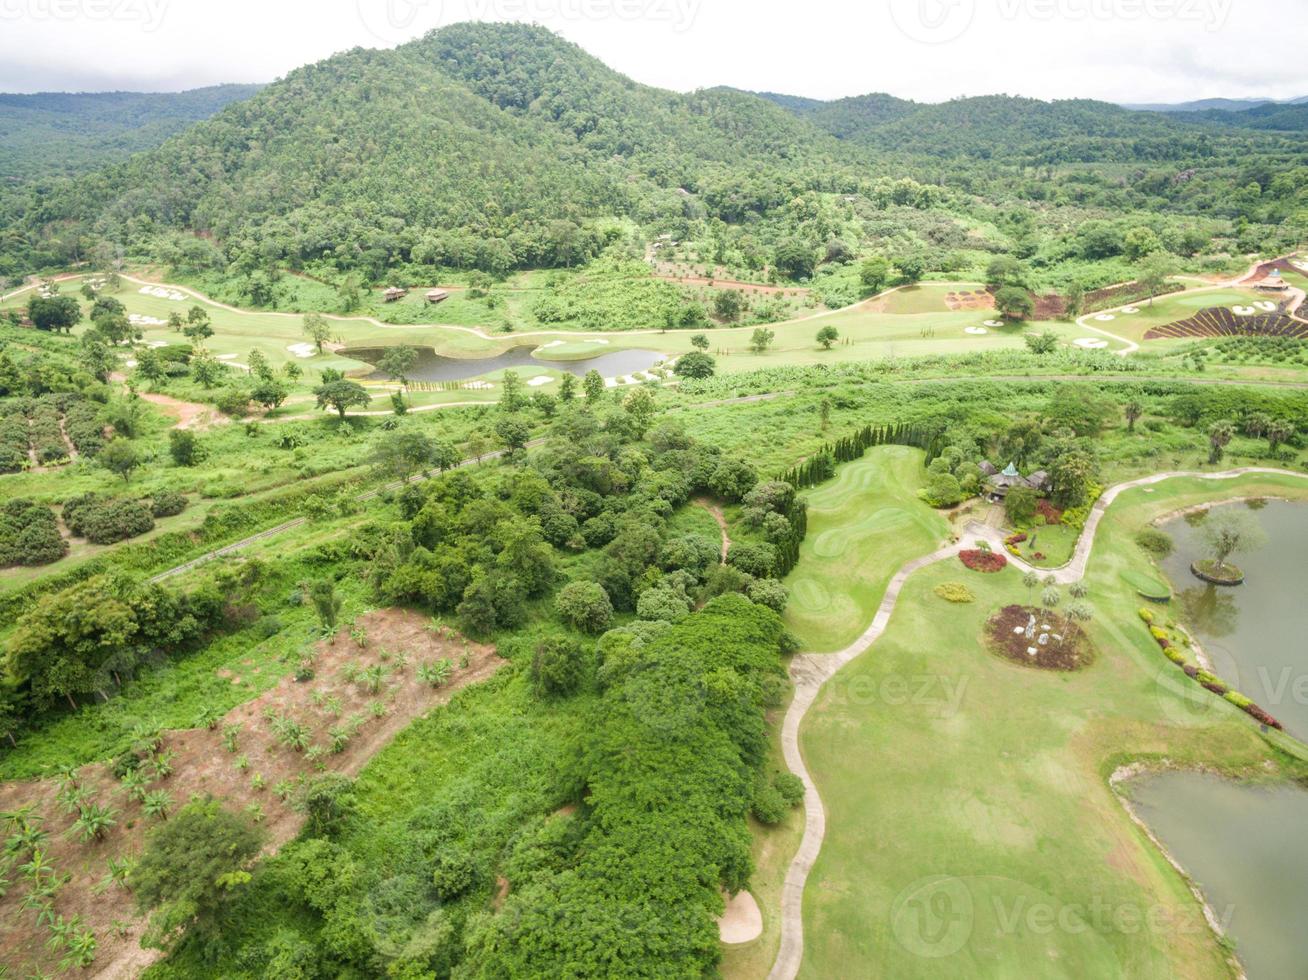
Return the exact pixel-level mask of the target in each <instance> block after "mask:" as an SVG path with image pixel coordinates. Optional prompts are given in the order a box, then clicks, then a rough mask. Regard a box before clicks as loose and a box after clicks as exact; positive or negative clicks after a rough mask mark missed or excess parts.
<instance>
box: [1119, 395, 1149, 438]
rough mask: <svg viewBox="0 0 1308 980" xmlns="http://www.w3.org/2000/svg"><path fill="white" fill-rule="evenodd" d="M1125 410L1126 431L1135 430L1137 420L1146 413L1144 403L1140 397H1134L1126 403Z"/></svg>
mask: <svg viewBox="0 0 1308 980" xmlns="http://www.w3.org/2000/svg"><path fill="white" fill-rule="evenodd" d="M1123 411H1124V412H1125V413H1126V431H1127V432H1134V431H1135V423H1136V421H1137V420H1138V419H1139V418H1140V416H1142V415H1144V405H1142V404H1141V403H1140V400H1139V399H1138V398H1132V399H1131V400H1130V401H1129V402H1127V403H1126V408H1124V409H1123Z"/></svg>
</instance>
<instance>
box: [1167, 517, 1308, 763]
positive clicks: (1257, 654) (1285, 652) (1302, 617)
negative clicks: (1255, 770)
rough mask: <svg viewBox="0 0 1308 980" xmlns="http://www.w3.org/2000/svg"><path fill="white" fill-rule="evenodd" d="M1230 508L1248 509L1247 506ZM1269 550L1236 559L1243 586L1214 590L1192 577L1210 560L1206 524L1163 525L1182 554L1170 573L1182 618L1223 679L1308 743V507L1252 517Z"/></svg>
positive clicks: (1173, 558)
mask: <svg viewBox="0 0 1308 980" xmlns="http://www.w3.org/2000/svg"><path fill="white" fill-rule="evenodd" d="M1222 506H1225V507H1245V506H1246V504H1243V503H1233V504H1224V505H1222ZM1252 513H1253V514H1254V516H1255V517H1256V518H1257V520H1258V523H1259V524H1261V525H1262V527H1263V530H1264V531H1266V532H1267V539H1268V540H1267V543H1266V544H1265V545H1264V546H1263V547H1261V548H1259V549H1258V550H1256V551H1251V552H1248V553H1247V554H1238V555H1235V556H1234V561H1235V562H1237V563H1238V564H1239V566H1240V568H1241V569H1243V570H1244V573H1245V582H1244V584H1243V585H1237V586H1233V587H1224V586H1215V585H1209V584H1207V583H1205V582H1201V581H1200V580H1199V579H1197V578H1195V577H1194V575H1193V574H1192V573H1191V572H1190V562H1192V561H1194V560H1195V559H1196V558H1203V557H1206V554H1205V551H1204V545H1203V538H1202V530H1201V525H1200V524H1193V525H1192V524H1191V523H1190V522H1189V521H1187V520H1186V519H1185V518H1177V519H1175V520H1172V521H1169V522H1167V523H1166V524H1165V525H1163V530H1164V531H1166V532H1167V533H1168V534H1170V535H1171V536H1172V539H1173V540H1174V541H1175V543H1176V549H1175V551H1173V553H1172V555H1171V557H1169V558H1167V559H1166V560H1165V561H1164V562H1163V570H1164V571H1165V572H1166V573H1167V576H1168V578H1170V579H1171V581H1172V585H1173V586H1174V587H1175V589H1176V599H1175V600H1174V601H1175V603H1176V604H1177V607H1178V608H1177V610H1176V613H1177V616H1178V618H1179V619H1180V620H1181V621H1182V622H1183V623H1184V624H1185V625H1186V627H1187V628H1189V630H1190V631H1191V632H1192V633H1193V634H1194V636H1195V638H1196V639H1197V640H1198V641H1199V644H1200V645H1201V646H1202V647H1203V648H1204V652H1205V653H1207V654H1208V656H1209V658H1210V659H1211V660H1212V661H1213V666H1214V668H1215V672H1216V673H1217V674H1218V676H1220V677H1222V678H1223V679H1224V680H1226V681H1227V682H1229V683H1230V684H1231V685H1232V686H1233V687H1235V689H1236V690H1238V691H1241V692H1242V693H1244V694H1246V695H1247V696H1249V697H1251V698H1253V699H1254V701H1256V702H1257V703H1258V704H1259V705H1261V706H1262V707H1263V708H1264V709H1266V710H1267V711H1268V712H1269V713H1271V714H1272V715H1273V716H1274V717H1276V718H1277V719H1278V720H1279V721H1280V722H1281V724H1283V725H1284V726H1285V729H1286V731H1288V732H1291V733H1292V734H1294V735H1296V736H1298V737H1299V738H1301V739H1305V738H1308V643H1305V638H1308V603H1306V602H1304V583H1305V582H1308V505H1305V504H1296V503H1290V502H1288V501H1283V500H1271V501H1268V502H1267V504H1266V506H1264V507H1262V508H1261V509H1258V510H1254V511H1252Z"/></svg>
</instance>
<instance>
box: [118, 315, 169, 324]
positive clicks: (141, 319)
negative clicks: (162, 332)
mask: <svg viewBox="0 0 1308 980" xmlns="http://www.w3.org/2000/svg"><path fill="white" fill-rule="evenodd" d="M127 322H128V323H130V324H131V325H132V326H134V327H162V326H163V325H164V324H165V323H167V322H168V321H167V320H160V319H159V318H158V317H157V316H145V315H143V314H141V313H129V314H127Z"/></svg>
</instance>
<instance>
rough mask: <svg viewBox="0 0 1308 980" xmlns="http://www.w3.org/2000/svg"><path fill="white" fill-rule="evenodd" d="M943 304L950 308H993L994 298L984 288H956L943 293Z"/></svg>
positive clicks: (956, 309) (954, 309) (955, 309)
mask: <svg viewBox="0 0 1308 980" xmlns="http://www.w3.org/2000/svg"><path fill="white" fill-rule="evenodd" d="M945 306H947V307H949V309H950V310H953V311H958V310H993V309H994V308H995V298H994V297H993V296H991V295H990V294H989V293H988V292H986V291H985V290H984V289H958V290H951V291H950V292H948V293H945Z"/></svg>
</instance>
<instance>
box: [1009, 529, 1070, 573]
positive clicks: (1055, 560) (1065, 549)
mask: <svg viewBox="0 0 1308 980" xmlns="http://www.w3.org/2000/svg"><path fill="white" fill-rule="evenodd" d="M1080 536H1081V532H1080V531H1078V530H1077V529H1076V528H1074V527H1068V526H1067V525H1066V524H1053V525H1049V524H1038V525H1036V526H1035V527H1033V528H1031V530H1029V531H1027V532H1026V540H1025V541H1023V542H1022V543H1021V544H1020V545H1018V547H1019V548H1021V550H1022V557H1023V558H1024V559H1025V560H1026V561H1027V562H1028V563H1030V564H1032V565H1035V566H1036V567H1037V568H1057V567H1058V566H1060V565H1066V564H1067V563H1068V562H1069V561H1070V560H1071V558H1072V549H1073V548H1075V547H1076V540H1077V538H1079V537H1080ZM1036 552H1039V553H1040V554H1042V555H1044V558H1036V557H1035V554H1036Z"/></svg>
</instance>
